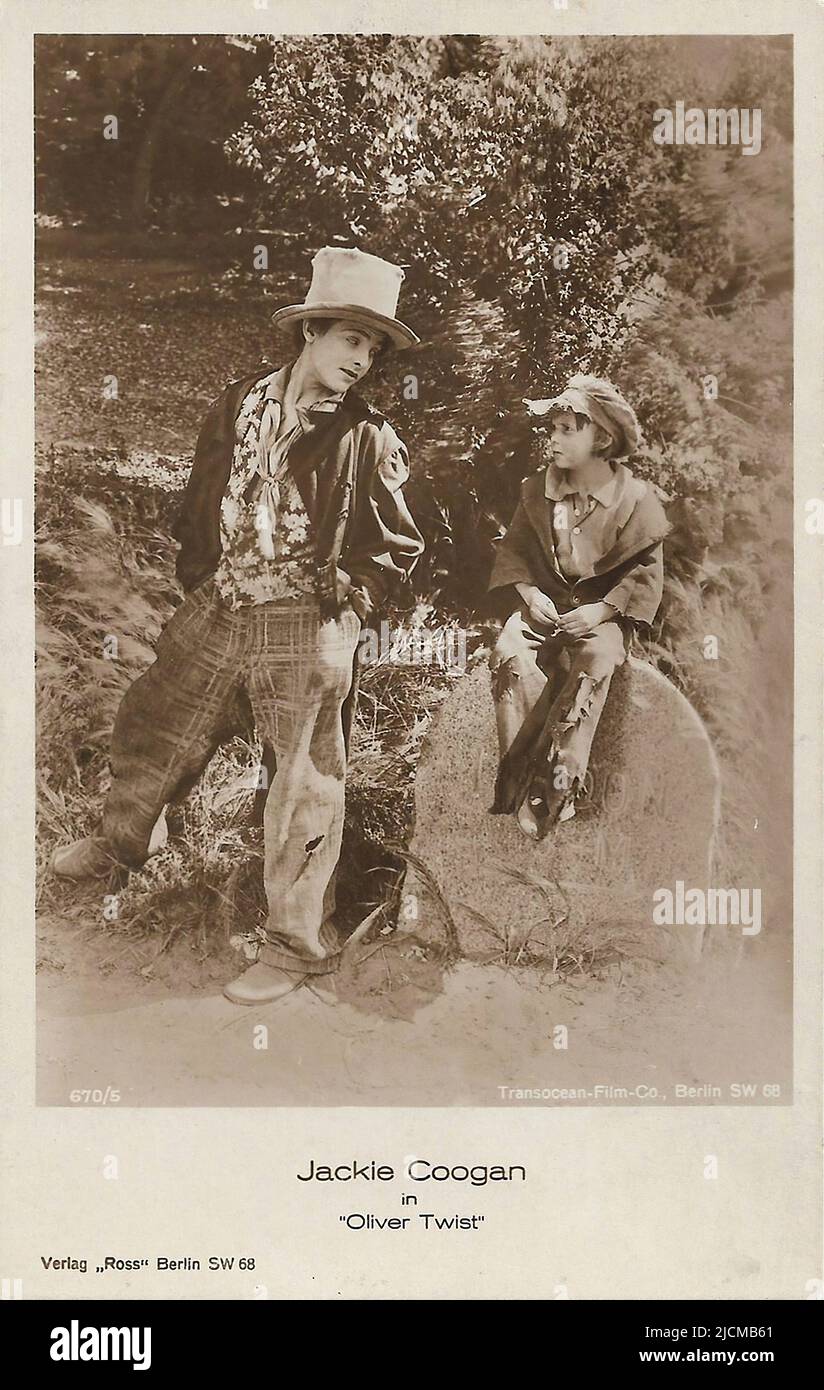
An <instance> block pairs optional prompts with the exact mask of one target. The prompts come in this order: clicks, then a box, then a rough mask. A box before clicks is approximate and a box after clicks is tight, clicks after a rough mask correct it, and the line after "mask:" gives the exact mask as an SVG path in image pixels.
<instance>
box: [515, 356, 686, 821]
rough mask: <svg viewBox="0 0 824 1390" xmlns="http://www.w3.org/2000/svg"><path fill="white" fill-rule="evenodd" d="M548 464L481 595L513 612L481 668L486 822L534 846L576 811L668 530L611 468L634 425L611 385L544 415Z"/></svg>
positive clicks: (578, 384) (538, 410)
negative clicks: (512, 821) (488, 763)
mask: <svg viewBox="0 0 824 1390" xmlns="http://www.w3.org/2000/svg"><path fill="white" fill-rule="evenodd" d="M527 405H528V406H529V407H530V409H531V411H532V413H533V414H536V415H550V416H551V435H550V440H551V443H550V448H551V460H550V462H549V464H548V466H547V467H546V468H544V469H542V470H541V471H540V472H538V473H536V474H534V475H533V476H531V477H529V478H527V479H525V481H524V482H523V483H522V485H521V499H520V502H519V504H518V508H517V510H516V512H515V515H514V517H513V519H512V523H511V525H510V527H509V530H508V531H507V533H506V535H505V537H504V538H503V540H502V541H501V542H500V544H499V546H498V550H497V553H496V557H495V563H494V566H493V570H492V575H491V578H490V581H489V588H490V590H492V589H498V588H505V589H511V594H508V597H510V598H511V600H512V601H513V602H517V603H518V606H517V608H515V611H514V612H512V614H511V616H510V618H509V619H508V621H507V622H506V624H505V625H504V627H503V629H502V631H501V634H500V637H499V639H498V642H497V644H496V646H495V648H494V650H493V652H492V654H491V657H490V667H491V670H492V691H493V698H494V700H495V713H496V720H497V727H498V740H499V746H500V753H501V761H500V764H499V768H498V775H497V779H496V784H495V800H494V804H493V806H492V807H491V811H492V813H493V814H495V815H501V814H506V813H513V812H514V813H515V814H516V815H517V818H518V823H519V825H520V827H521V829H522V830H523V831H524V832H525V833H526V834H527V835H531V836H532V837H534V838H536V839H542V838H543V837H544V836H545V835H546V834H547V833H548V831H549V829H550V828H551V826H552V825H554V824H555V823H556V822H558V821H560V820H566V819H568V818H569V817H570V816H572V815H574V813H575V797H576V794H577V793H578V791H579V790H580V788H581V785H582V783H583V780H584V777H585V775H586V771H587V764H588V761H589V754H590V749H591V747H592V740H593V737H594V734H595V730H596V728H597V726H598V720H599V718H600V716H601V713H602V711H603V708H604V704H605V701H606V697H607V691H608V690H609V685H610V681H611V679H612V673H613V671H614V670H615V667H616V666H618V665H620V664H621V663H622V662H623V661H624V660H625V657H626V652H627V649H628V645H629V640H630V637H631V635H632V631H633V629H634V627H635V625H636V624H638V623H651V622H652V619H653V618H654V617H655V614H656V612H657V610H658V606H659V604H660V602H661V593H662V586H663V567H662V545H661V542H662V539H663V537H664V535H665V534H666V532H667V530H668V529H669V528H668V523H667V519H666V515H665V513H664V510H663V507H662V506H661V504H660V502H659V501H658V498H657V497H656V496H655V494H654V492H653V491H652V489H651V488H650V487H649V486H648V485H647V484H646V483H644V482H642V481H641V480H640V479H637V478H634V477H633V475H632V473H631V472H630V470H629V468H627V467H626V466H625V465H624V464H622V463H619V462H618V461H617V460H619V459H622V458H626V457H628V456H629V455H630V454H632V453H633V452H634V451H635V450H636V449H637V447H638V444H639V441H640V429H639V426H638V421H637V419H636V417H635V413H634V411H633V410H632V408H631V406H630V405H629V404H628V403H627V401H626V400H624V397H623V396H622V395H621V394H620V392H619V391H618V390H617V389H616V388H615V387H614V386H613V385H612V384H611V383H610V382H608V381H601V380H599V379H598V378H596V377H591V376H574V377H572V379H571V380H570V381H569V383H568V385H567V387H566V388H565V390H564V391H562V392H561V395H560V396H556V397H555V398H554V399H553V400H549V401H536V402H527Z"/></svg>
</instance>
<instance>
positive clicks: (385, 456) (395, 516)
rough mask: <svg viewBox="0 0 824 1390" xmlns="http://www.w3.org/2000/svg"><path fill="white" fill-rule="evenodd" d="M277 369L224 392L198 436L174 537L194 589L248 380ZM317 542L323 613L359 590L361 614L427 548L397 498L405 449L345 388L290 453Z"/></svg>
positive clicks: (211, 557) (210, 556) (215, 532)
mask: <svg viewBox="0 0 824 1390" xmlns="http://www.w3.org/2000/svg"><path fill="white" fill-rule="evenodd" d="M273 370H274V368H273V367H272V365H271V364H268V363H266V364H262V365H261V366H260V367H259V368H258V369H257V370H256V371H255V372H251V373H249V374H248V375H247V376H244V377H241V378H240V379H239V380H237V381H233V382H230V384H229V385H228V386H227V387H226V388H225V390H223V391H222V392H221V394H220V395H219V396H218V397H217V399H216V400H215V401H214V402H213V404H212V405H211V407H210V408H209V411H208V412H207V414H206V417H205V419H204V421H203V425H202V427H201V430H200V434H199V436H198V440H197V446H196V449H195V456H194V462H193V464H192V470H191V473H190V475H189V480H188V482H187V484H186V489H185V492H184V494H183V500H182V503H181V506H180V509H179V511H178V513H177V516H176V517H175V520H174V523H173V526H172V534H173V536H174V537H175V539H176V540H178V541H179V542H180V551H179V553H178V556H177V562H176V571H177V577H178V579H179V580H180V583H181V585H182V586H183V588H184V589H185V590H189V589H193V588H195V587H196V586H197V585H198V584H200V583H202V582H203V581H204V580H205V579H208V578H209V576H210V575H212V574H214V572H215V570H216V569H217V566H218V563H219V560H220V556H221V539H220V506H221V501H222V499H223V495H224V492H225V490H226V485H227V483H228V481H229V476H230V473H231V469H232V460H233V455H234V445H235V421H236V419H237V416H238V413H239V411H240V407H241V404H242V402H243V400H244V398H245V396H246V394H247V392H248V391H249V390H250V389H251V387H252V386H254V384H255V383H256V382H257V381H259V380H260V379H261V378H262V377H264V376H268V375H270V373H271V372H272V371H273ZM289 467H290V469H291V471H292V473H293V475H294V478H295V481H296V483H297V486H298V489H299V491H300V494H301V497H302V498H303V502H304V505H305V507H306V510H307V512H308V514H309V518H310V521H311V523H312V528H313V532H314V536H315V554H316V561H315V579H316V590H317V594H318V600H319V602H320V605H321V611H322V613H323V614H324V615H325V616H333V615H335V614H337V613H338V612H340V609H341V607H342V606H343V603H344V602H345V600H346V597H347V595H348V594H349V593H350V592H351V591H352V590H353V589H359V590H360V591H361V592H362V593H364V594H365V597H366V605H365V608H366V611H365V612H362V613H361V617H365V616H366V612H369V611H371V610H372V608H374V607H377V606H378V605H379V604H380V603H381V602H382V601H383V600H384V599H385V598H386V597H388V595H389V593H390V591H391V590H392V588H393V587H394V586H395V585H396V584H397V583H398V582H400V581H402V580H403V579H405V578H406V577H407V576H408V575H409V573H410V571H411V570H412V568H413V566H414V565H415V563H416V561H417V559H418V557H419V556H420V554H421V552H422V551H423V548H424V541H423V537H422V536H421V534H420V532H419V530H418V528H417V526H416V525H415V522H414V520H413V518H412V516H411V514H410V512H409V508H408V506H407V504H406V500H405V498H404V495H403V485H404V483H405V482H406V480H407V478H408V477H409V460H408V454H407V452H406V448H405V446H404V445H403V444H402V441H401V440H399V439H398V436H397V435H396V434H395V433H394V431H393V430H392V429H391V427H386V421H385V420H384V418H383V416H382V415H380V414H379V413H378V411H376V410H374V409H373V408H372V406H370V405H368V404H367V402H366V401H364V400H362V399H361V397H360V396H358V395H356V394H355V393H354V392H352V391H347V393H346V395H345V396H344V397H343V399H342V400H341V402H340V404H339V406H338V408H337V410H335V411H334V412H330V413H329V414H325V415H323V416H322V417H321V419H320V421H319V422H318V423H317V424H316V425H315V427H314V428H313V429H312V430H311V431H309V432H308V433H307V434H306V435H304V436H303V438H301V439H299V440H298V441H297V442H296V443H295V444H294V445H293V447H292V448H291V450H290V452H289Z"/></svg>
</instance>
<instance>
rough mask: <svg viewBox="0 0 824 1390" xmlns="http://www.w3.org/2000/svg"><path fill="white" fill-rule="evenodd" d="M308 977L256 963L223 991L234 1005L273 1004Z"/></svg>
mask: <svg viewBox="0 0 824 1390" xmlns="http://www.w3.org/2000/svg"><path fill="white" fill-rule="evenodd" d="M307 978H308V976H306V975H301V974H298V973H297V972H294V973H293V972H292V971H288V970H280V969H279V968H278V967H277V966H274V965H264V963H263V961H256V962H255V964H254V965H250V966H249V969H248V970H244V972H243V974H242V975H239V976H238V978H237V979H236V980H232V983H231V984H228V985H226V987H225V988H224V990H223V993H224V994H225V996H226V998H227V999H231V1001H232V1003H233V1004H273V1003H274V1002H275V1000H277V999H283V998H284V997H285V996H286V995H287V994H291V993H292V992H293V991H294V990H296V989H298V988H299V987H300V985H302V984H303V982H304V980H306V979H307Z"/></svg>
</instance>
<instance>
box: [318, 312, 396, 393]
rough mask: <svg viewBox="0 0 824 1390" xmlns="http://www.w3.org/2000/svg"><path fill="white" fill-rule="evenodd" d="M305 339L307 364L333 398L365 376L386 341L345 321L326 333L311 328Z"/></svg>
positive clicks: (339, 321)
mask: <svg viewBox="0 0 824 1390" xmlns="http://www.w3.org/2000/svg"><path fill="white" fill-rule="evenodd" d="M306 326H307V327H308V328H309V330H310V332H311V336H310V338H309V339H308V340H307V345H306V349H305V352H306V355H307V365H308V366H309V367H310V369H311V370H312V372H313V373H314V374H315V376H316V377H317V379H318V380H319V381H320V382H321V383H322V384H323V385H324V386H325V387H326V389H327V390H328V391H329V392H331V393H332V394H333V395H338V394H340V392H341V391H348V390H349V387H350V386H354V385H355V383H356V382H358V381H360V380H361V379H362V378H363V377H365V376H366V374H367V372H368V371H369V370H370V368H371V366H372V364H373V362H374V360H375V357H376V356H377V353H378V351H379V349H380V348H381V346H382V344H383V343H384V341H385V338H384V335H383V333H373V332H372V331H371V330H369V329H367V328H362V327H361V326H360V325H359V324H356V323H351V322H349V321H348V320H347V319H336V320H335V322H334V323H333V324H331V325H330V327H329V328H328V329H327V330H326V332H325V333H318V332H317V331H316V330H314V329H312V322H311V319H309V320H307V321H306Z"/></svg>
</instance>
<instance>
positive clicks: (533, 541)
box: [488, 469, 669, 623]
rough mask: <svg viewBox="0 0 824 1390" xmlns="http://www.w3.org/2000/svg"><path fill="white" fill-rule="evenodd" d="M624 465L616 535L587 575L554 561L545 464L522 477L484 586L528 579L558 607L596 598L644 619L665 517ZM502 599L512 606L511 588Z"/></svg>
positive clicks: (658, 576) (650, 610) (653, 592)
mask: <svg viewBox="0 0 824 1390" xmlns="http://www.w3.org/2000/svg"><path fill="white" fill-rule="evenodd" d="M625 471H626V473H627V475H628V476H627V479H626V486H625V487H624V489H623V495H622V498H621V502H620V510H619V512H618V514H617V516H616V522H617V539H616V541H615V543H614V545H612V546H611V547H610V549H609V550H608V551H607V553H606V554H605V555H603V556H602V557H601V558H600V559H599V560H596V561H595V562H594V564H593V566H592V571H591V573H589V574H583V575H581V577H580V578H578V579H574V580H573V579H568V578H566V577H565V575H563V574H562V572H561V570H560V567H559V565H558V559H557V555H556V551H555V539H554V536H553V531H552V507H553V503H552V501H551V500H549V499H548V498H547V496H546V486H545V485H546V469H541V470H540V472H538V473H535V474H533V475H532V476H531V477H529V478H526V479H525V480H524V482H523V483H522V484H521V497H520V501H519V503H518V506H517V508H516V511H515V515H514V516H513V518H512V522H511V524H510V526H509V529H508V531H507V532H506V535H505V536H504V537H503V539H502V540H501V541H499V542H498V545H497V549H496V554H495V561H494V564H493V567H492V574H491V576H490V580H489V586H488V587H489V589H490V590H502V591H503V590H508V589H509V588H510V587H511V586H513V585H515V584H535V585H537V587H538V588H539V589H540V590H541V591H542V593H544V594H546V595H547V596H548V597H549V598H551V599H552V601H553V603H554V604H555V606H556V608H557V609H558V611H559V612H564V613H566V612H569V610H570V609H571V608H574V607H578V606H579V605H580V604H585V603H596V602H598V601H601V600H603V601H604V602H606V603H609V604H610V605H611V606H612V607H613V608H615V609H617V611H618V613H619V614H620V615H621V616H622V617H623V618H624V619H626V620H627V621H629V622H632V623H651V622H652V620H653V618H654V617H655V614H656V612H657V611H658V607H659V604H660V602H661V595H662V591H663V546H662V541H663V538H664V536H665V535H666V534H667V531H668V530H669V523H668V521H667V517H666V513H665V512H664V509H663V507H662V506H661V503H660V502H659V500H658V498H657V497H656V496H655V493H654V492H653V490H652V488H651V487H649V485H648V484H647V483H645V482H643V481H642V480H641V479H640V478H634V477H632V475H631V474H629V471H628V470H625ZM502 596H503V595H502ZM506 598H507V599H510V598H511V600H512V608H513V609H514V608H515V607H516V606H517V604H518V603H519V602H520V598H519V596H518V594H517V592H516V591H515V590H514V588H513V589H512V593H511V595H510V594H509V593H507V594H506Z"/></svg>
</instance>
